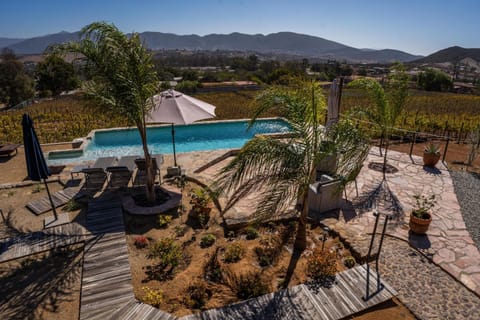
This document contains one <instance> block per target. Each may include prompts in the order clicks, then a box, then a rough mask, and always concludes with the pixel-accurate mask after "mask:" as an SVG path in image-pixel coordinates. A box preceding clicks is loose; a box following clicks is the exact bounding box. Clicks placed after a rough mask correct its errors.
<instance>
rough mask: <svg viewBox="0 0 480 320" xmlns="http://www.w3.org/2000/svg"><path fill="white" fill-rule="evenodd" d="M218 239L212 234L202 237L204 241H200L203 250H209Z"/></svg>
mask: <svg viewBox="0 0 480 320" xmlns="http://www.w3.org/2000/svg"><path fill="white" fill-rule="evenodd" d="M216 239H217V238H216V237H215V235H213V234H211V233H209V234H206V235H204V236H203V237H202V239H200V246H201V247H202V248H208V247H210V246H211V245H213V244H214V243H215V240H216Z"/></svg>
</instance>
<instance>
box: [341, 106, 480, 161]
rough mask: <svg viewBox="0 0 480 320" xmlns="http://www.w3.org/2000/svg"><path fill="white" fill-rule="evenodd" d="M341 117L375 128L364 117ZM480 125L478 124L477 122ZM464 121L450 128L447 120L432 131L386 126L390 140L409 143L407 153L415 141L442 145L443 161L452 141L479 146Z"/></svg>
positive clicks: (382, 142) (382, 138)
mask: <svg viewBox="0 0 480 320" xmlns="http://www.w3.org/2000/svg"><path fill="white" fill-rule="evenodd" d="M340 116H341V117H344V118H348V119H350V120H351V121H353V122H354V123H356V124H357V125H360V124H364V125H367V126H368V128H369V129H368V130H370V131H372V130H375V128H376V127H378V125H377V124H376V123H374V122H372V121H368V120H365V119H359V118H355V117H351V116H349V115H346V114H340ZM479 125H480V124H479ZM463 128H464V123H462V124H461V126H460V129H459V130H457V129H452V128H450V127H449V126H448V121H446V122H445V125H444V127H443V128H441V129H438V130H435V131H434V132H424V131H419V130H407V129H403V128H396V127H388V129H389V131H390V137H389V138H390V141H392V142H400V143H409V144H410V148H409V155H410V156H411V155H412V154H413V150H414V146H415V144H417V143H429V142H435V143H436V144H442V145H443V152H442V153H443V158H442V161H445V158H446V157H447V153H448V151H449V146H450V145H451V144H452V143H456V144H470V145H472V144H476V147H477V148H478V147H480V139H479V138H478V137H477V139H474V138H472V136H471V132H470V131H467V130H464V129H463ZM384 140H385V139H384V137H379V147H380V148H381V147H382V146H383V145H384V142H385V141H384Z"/></svg>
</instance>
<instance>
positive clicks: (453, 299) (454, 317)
mask: <svg viewBox="0 0 480 320" xmlns="http://www.w3.org/2000/svg"><path fill="white" fill-rule="evenodd" d="M371 266H372V267H373V266H374V264H373V263H372V264H371ZM380 274H381V276H382V277H383V279H385V280H386V281H387V283H388V284H390V285H391V286H393V287H394V288H395V290H397V291H398V298H399V300H400V301H401V302H402V303H403V304H405V305H406V306H407V308H408V309H410V310H411V311H412V312H413V313H414V314H415V315H416V316H417V317H418V318H419V319H423V320H472V319H480V298H479V297H478V296H476V295H475V294H473V293H472V292H471V291H469V290H468V289H467V288H465V287H464V286H463V285H462V284H460V283H459V282H458V281H456V280H455V279H454V278H452V277H451V276H450V275H449V274H447V273H446V272H445V271H443V270H442V269H441V268H440V267H438V266H436V265H435V264H433V263H431V262H430V261H429V260H427V259H426V258H424V257H423V256H422V255H421V254H420V253H418V252H417V251H416V250H414V249H412V248H410V246H409V245H408V244H407V243H406V242H404V241H401V240H397V239H394V238H388V237H387V238H385V242H384V247H383V249H382V254H381V255H380Z"/></svg>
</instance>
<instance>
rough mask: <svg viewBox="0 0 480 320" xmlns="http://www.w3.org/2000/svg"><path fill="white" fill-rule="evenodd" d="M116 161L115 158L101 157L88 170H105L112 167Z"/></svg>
mask: <svg viewBox="0 0 480 320" xmlns="http://www.w3.org/2000/svg"><path fill="white" fill-rule="evenodd" d="M115 161H117V158H115V157H101V158H98V159H97V160H96V161H95V163H94V164H93V165H92V166H91V167H90V168H102V169H103V170H106V169H107V168H108V167H112V166H113V165H114V164H115Z"/></svg>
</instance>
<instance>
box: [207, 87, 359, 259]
mask: <svg viewBox="0 0 480 320" xmlns="http://www.w3.org/2000/svg"><path fill="white" fill-rule="evenodd" d="M255 102H256V104H257V109H256V111H255V114H254V116H253V118H252V121H251V124H252V125H253V123H254V122H255V120H256V119H257V117H259V116H260V115H262V114H263V113H264V112H266V111H268V110H270V109H272V108H276V109H277V110H280V112H281V113H282V114H283V115H284V116H285V118H286V119H287V121H288V122H289V124H290V125H291V127H292V131H293V132H292V133H293V134H292V136H291V137H288V138H285V139H275V138H273V137H268V136H260V135H258V136H255V137H254V138H253V139H251V140H250V141H249V142H248V143H247V144H246V145H245V146H244V147H243V148H242V149H241V151H240V152H239V153H238V154H237V155H236V157H235V158H234V159H233V160H232V161H231V162H230V163H229V164H228V165H227V166H225V167H224V168H223V169H222V171H221V172H220V173H219V175H218V176H217V179H216V181H215V184H214V186H215V188H216V189H217V190H222V191H223V192H225V193H226V194H233V195H234V196H233V197H231V198H230V199H229V202H228V203H227V207H229V206H232V205H234V204H235V203H236V202H237V201H239V200H240V199H241V198H243V197H246V196H247V195H248V194H251V193H253V192H258V190H262V199H261V201H260V202H259V204H258V205H257V207H256V210H255V215H256V218H257V220H259V221H266V220H271V219H272V217H274V216H278V215H283V214H285V213H286V212H288V211H289V210H288V208H289V207H290V206H291V204H292V203H295V202H297V203H298V205H297V206H296V207H295V208H297V209H298V210H299V211H300V215H299V220H298V222H299V224H298V228H297V233H296V241H295V245H294V246H295V248H296V249H298V250H304V249H305V248H306V246H307V234H306V226H307V222H306V221H307V213H308V206H307V205H306V204H307V203H308V194H309V193H308V188H309V185H310V183H312V182H313V181H315V178H316V168H317V166H318V164H319V163H320V162H321V161H322V159H323V158H324V157H325V154H324V152H322V150H320V146H321V142H322V141H325V140H329V141H333V144H334V145H335V146H336V147H337V148H339V150H341V151H342V157H341V159H339V163H338V170H337V172H336V173H337V174H339V175H341V176H344V177H347V178H346V180H348V181H350V180H353V178H355V177H354V176H352V172H353V171H354V169H356V167H357V166H356V165H355V164H358V163H363V160H364V159H365V157H366V155H367V152H368V144H367V141H366V140H365V137H364V136H363V135H362V134H361V132H360V131H359V130H358V128H356V127H355V126H354V125H353V124H352V123H351V122H349V121H340V122H339V123H338V124H337V125H335V126H332V127H331V128H329V129H328V131H327V132H325V130H322V129H321V122H322V121H323V119H324V114H325V111H326V102H325V97H324V95H323V94H322V92H321V88H320V85H319V83H316V82H310V81H304V80H301V79H297V80H296V81H294V82H290V86H288V87H286V86H273V87H270V88H268V89H266V90H264V91H262V92H261V93H260V94H259V95H258V96H257V98H256V100H255Z"/></svg>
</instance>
